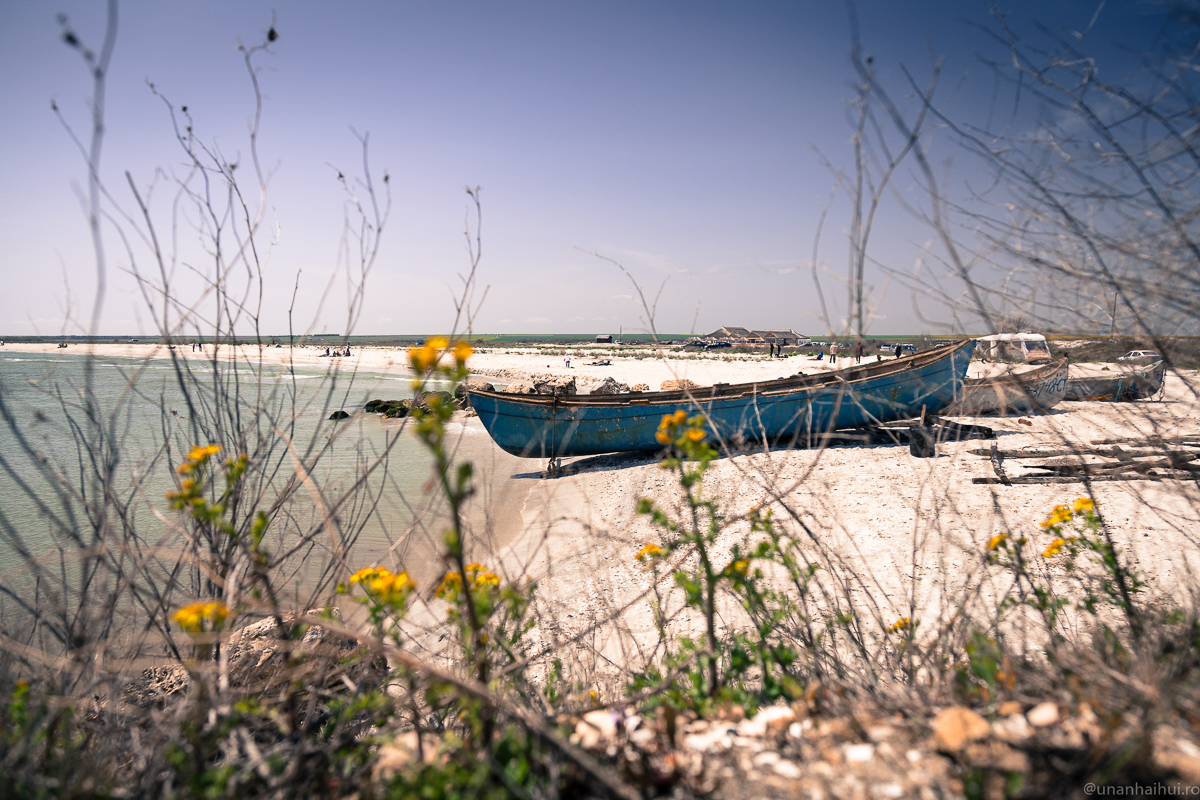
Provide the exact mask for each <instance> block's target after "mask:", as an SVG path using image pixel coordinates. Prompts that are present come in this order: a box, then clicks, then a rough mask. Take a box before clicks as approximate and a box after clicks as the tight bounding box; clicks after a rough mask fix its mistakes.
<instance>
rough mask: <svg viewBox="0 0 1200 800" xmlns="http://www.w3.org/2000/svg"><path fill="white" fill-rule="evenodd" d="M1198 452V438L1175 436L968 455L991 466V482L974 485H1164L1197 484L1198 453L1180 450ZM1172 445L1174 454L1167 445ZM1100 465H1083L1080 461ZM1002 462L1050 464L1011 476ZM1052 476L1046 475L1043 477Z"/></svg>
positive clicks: (1199, 477)
mask: <svg viewBox="0 0 1200 800" xmlns="http://www.w3.org/2000/svg"><path fill="white" fill-rule="evenodd" d="M1193 441H1195V442H1196V445H1195V446H1200V437H1198V436H1176V437H1170V438H1169V439H1155V438H1149V437H1147V438H1143V439H1130V438H1126V439H1107V440H1096V441H1093V442H1092V444H1093V445H1095V444H1109V445H1112V446H1111V447H1047V448H1032V449H1028V450H998V449H997V448H996V446H995V445H994V444H993V445H992V447H991V449H990V450H979V449H977V450H971V451H970V452H971V453H973V454H975V455H980V456H987V457H988V459H989V460H990V461H991V464H992V471H993V472H994V473H995V474H996V477H994V478H974V479H973V480H972V483H978V484H997V483H999V484H1004V485H1006V486H1011V485H1013V484H1019V483H1026V484H1027V483H1084V482H1089V481H1143V480H1148V481H1164V480H1180V481H1193V480H1200V465H1196V464H1193V463H1192V462H1195V461H1198V460H1200V451H1196V450H1184V449H1181V448H1182V447H1190V446H1193V445H1192V444H1191V443H1192V442H1193ZM1118 443H1126V444H1129V443H1137V444H1142V445H1147V444H1149V445H1153V444H1156V443H1158V444H1162V445H1163V446H1162V447H1161V448H1157V449H1129V450H1127V449H1125V448H1122V447H1120V446H1119V444H1118ZM1168 443H1170V444H1174V445H1176V447H1175V448H1174V449H1166V445H1167V444H1168ZM1085 457H1087V458H1089V459H1099V461H1096V460H1088V461H1085V460H1084V458H1085ZM1005 458H1017V459H1029V458H1039V459H1049V460H1047V461H1043V462H1042V463H1040V464H1024V465H1023V466H1025V467H1028V468H1029V469H1036V470H1042V471H1043V474H1032V475H1029V474H1027V475H1019V476H1010V475H1008V474H1007V473H1006V472H1005V470H1004V465H1003V461H1004V459H1005ZM1044 473H1050V474H1048V475H1047V474H1044Z"/></svg>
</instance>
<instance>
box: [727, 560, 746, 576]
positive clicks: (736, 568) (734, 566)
mask: <svg viewBox="0 0 1200 800" xmlns="http://www.w3.org/2000/svg"><path fill="white" fill-rule="evenodd" d="M748 569H750V562H749V561H747V560H746V559H744V558H739V559H737V560H736V561H732V562H730V564H729V566H728V567H726V568H725V572H726V573H728V574H730V575H745V574H746V570H748Z"/></svg>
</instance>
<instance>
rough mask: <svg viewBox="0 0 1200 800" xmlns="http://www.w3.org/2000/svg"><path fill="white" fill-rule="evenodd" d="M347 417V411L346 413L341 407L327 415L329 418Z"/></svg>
mask: <svg viewBox="0 0 1200 800" xmlns="http://www.w3.org/2000/svg"><path fill="white" fill-rule="evenodd" d="M349 417H350V415H349V414H348V413H346V412H345V411H342V410H341V409H338V410H337V411H335V412H333V413H332V414H330V415H329V418H330V419H349Z"/></svg>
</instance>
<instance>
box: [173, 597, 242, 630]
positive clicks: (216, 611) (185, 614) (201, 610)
mask: <svg viewBox="0 0 1200 800" xmlns="http://www.w3.org/2000/svg"><path fill="white" fill-rule="evenodd" d="M228 616H229V609H228V608H226V607H225V604H224V603H219V602H217V601H215V600H214V601H211V602H207V603H206V602H204V601H203V600H200V601H197V602H195V603H192V604H190V605H186V606H184V607H183V608H181V609H179V610H178V611H176V612H175V613H174V614H172V615H171V620H172V621H174V622H176V623H178V625H179V627H180V628H183V629H184V630H185V631H186V632H188V633H200V632H201V631H203V630H204V623H205V622H208V623H209V627H208V629H209V630H210V631H216V630H220V629H221V624H222V623H223V622H225V619H226V617H228Z"/></svg>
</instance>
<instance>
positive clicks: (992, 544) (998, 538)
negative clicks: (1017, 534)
mask: <svg viewBox="0 0 1200 800" xmlns="http://www.w3.org/2000/svg"><path fill="white" fill-rule="evenodd" d="M1006 541H1008V534H1007V533H998V534H996V535H995V536H993V537H992V538H991V539H988V546H987V549H988V552H989V553H990V552H991V551H993V550H995V549H996V548H997V547H999V546H1000V545H1002V544H1004V543H1005V542H1006Z"/></svg>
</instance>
